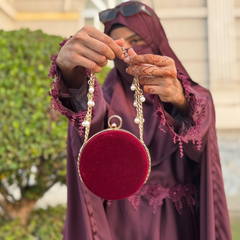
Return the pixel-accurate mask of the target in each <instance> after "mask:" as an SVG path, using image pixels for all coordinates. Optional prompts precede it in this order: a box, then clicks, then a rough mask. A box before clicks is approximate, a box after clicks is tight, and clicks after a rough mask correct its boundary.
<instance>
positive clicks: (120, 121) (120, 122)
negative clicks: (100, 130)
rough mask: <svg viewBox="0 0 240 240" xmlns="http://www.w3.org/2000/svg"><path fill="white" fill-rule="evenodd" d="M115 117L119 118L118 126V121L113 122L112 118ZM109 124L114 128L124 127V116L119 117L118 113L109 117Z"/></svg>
mask: <svg viewBox="0 0 240 240" xmlns="http://www.w3.org/2000/svg"><path fill="white" fill-rule="evenodd" d="M113 118H117V119H118V120H119V126H118V127H117V124H116V123H113V124H111V120H112V119H113ZM108 126H109V127H110V128H112V129H119V128H121V127H122V118H121V117H119V116H118V115H112V116H111V117H110V118H109V119H108Z"/></svg>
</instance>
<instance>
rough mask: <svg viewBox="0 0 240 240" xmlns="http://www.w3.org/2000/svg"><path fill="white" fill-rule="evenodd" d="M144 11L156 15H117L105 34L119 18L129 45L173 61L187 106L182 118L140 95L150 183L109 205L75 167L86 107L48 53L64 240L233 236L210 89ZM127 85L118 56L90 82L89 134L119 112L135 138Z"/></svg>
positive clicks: (226, 238) (205, 239) (155, 98)
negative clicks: (62, 182)
mask: <svg viewBox="0 0 240 240" xmlns="http://www.w3.org/2000/svg"><path fill="white" fill-rule="evenodd" d="M146 7H147V6H146ZM147 8H148V7H147ZM148 9H149V11H151V12H152V13H153V14H154V16H155V17H149V16H147V15H145V14H137V15H134V16H131V17H127V18H124V17H123V16H122V15H121V14H118V16H117V18H116V19H114V20H113V21H111V22H109V23H108V24H106V26H105V33H107V34H109V31H110V29H111V27H112V26H113V24H115V23H121V24H123V25H125V26H127V27H129V28H131V29H133V30H134V31H135V32H136V33H138V34H139V35H140V36H142V37H143V39H144V40H145V41H146V44H144V45H142V46H140V47H137V48H136V52H137V53H138V54H144V53H154V54H159V55H165V56H169V57H171V58H173V59H174V61H175V64H176V67H177V69H178V79H179V81H181V83H182V86H183V88H184V90H185V96H186V98H187V99H188V102H189V106H190V109H191V110H190V113H189V118H187V119H184V118H182V117H181V116H180V115H179V113H178V111H177V110H176V109H175V108H174V107H173V106H171V105H170V104H166V103H162V102H161V101H160V99H159V97H158V96H155V95H151V96H148V95H146V94H145V97H146V102H145V103H144V104H143V110H144V118H145V124H144V141H145V143H146V145H147V147H148V149H149V151H150V154H151V158H152V169H151V174H150V177H149V180H148V182H147V183H146V185H144V186H143V187H142V188H141V189H140V190H139V191H138V192H137V193H136V194H134V195H133V196H131V197H129V198H128V199H124V200H119V201H111V202H110V201H106V200H103V199H100V198H99V197H97V196H95V195H94V194H92V193H91V192H90V191H89V190H88V189H87V188H86V187H85V185H84V184H83V183H81V181H80V179H79V176H78V171H77V157H78V151H79V149H80V147H81V145H82V143H83V136H82V135H83V134H82V130H83V128H82V125H81V122H82V121H83V119H84V115H85V114H86V111H85V110H81V111H79V112H76V107H75V105H74V103H73V100H72V98H71V95H70V94H69V90H68V89H67V88H66V87H65V86H64V84H63V82H62V80H61V77H60V74H59V72H58V70H57V68H56V62H55V60H56V56H55V57H53V58H52V60H53V66H52V69H51V75H52V76H53V77H54V76H56V77H57V81H56V82H54V83H53V86H54V88H53V89H52V91H51V95H52V104H51V105H52V107H53V108H54V109H56V110H58V111H59V112H60V113H62V114H64V115H65V116H67V117H68V118H69V120H70V121H69V127H68V146H67V187H68V200H67V217H66V223H65V228H64V234H63V235H64V236H63V239H64V240H90V239H91V240H135V239H136V240H183V239H184V240H198V239H199V240H215V239H216V240H231V239H232V238H231V232H230V225H229V217H228V210H227V205H226V198H225V193H224V188H223V180H222V173H221V166H220V159H219V152H218V146H217V138H216V129H215V112H214V106H213V101H212V98H211V94H210V93H209V91H208V90H206V89H204V88H203V87H201V86H199V85H197V84H196V83H194V82H193V81H192V80H191V79H190V78H189V75H188V74H187V72H186V70H185V69H184V67H183V66H182V64H181V63H180V61H179V60H178V59H177V57H176V56H175V54H174V53H173V51H172V50H171V48H170V46H169V44H168V41H167V38H166V35H165V33H164V30H163V28H162V26H161V24H160V22H159V20H158V19H157V17H156V15H155V13H154V12H153V11H152V9H150V8H148ZM86 72H87V74H89V71H86ZM130 84H131V77H130V76H129V75H128V74H126V73H125V65H124V63H123V62H120V61H117V60H116V67H115V68H114V69H113V70H112V71H111V73H110V74H109V76H108V78H107V79H106V81H105V84H104V86H103V90H102V89H101V87H100V85H99V84H98V83H96V84H95V92H96V97H95V99H94V101H95V109H94V116H93V119H92V123H91V132H90V134H91V135H92V134H94V133H96V132H98V131H100V130H102V129H104V126H106V119H107V117H108V116H110V115H112V114H118V115H119V116H121V117H122V118H123V128H124V129H126V130H128V131H130V132H132V133H134V134H135V135H137V136H138V129H137V126H136V124H134V121H133V119H134V118H135V115H136V112H135V109H134V107H133V106H132V103H133V93H132V92H131V91H130V90H129V87H130ZM154 113H155V114H154Z"/></svg>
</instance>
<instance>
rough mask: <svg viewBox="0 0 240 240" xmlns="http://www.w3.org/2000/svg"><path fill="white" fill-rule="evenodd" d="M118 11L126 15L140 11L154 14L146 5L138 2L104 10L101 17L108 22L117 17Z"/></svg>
mask: <svg viewBox="0 0 240 240" xmlns="http://www.w3.org/2000/svg"><path fill="white" fill-rule="evenodd" d="M118 12H120V13H121V14H122V15H123V16H124V17H129V16H133V15H135V14H137V13H140V12H143V13H145V14H147V15H148V16H152V13H151V12H150V11H149V10H147V8H146V7H145V6H144V5H142V4H141V3H138V2H137V3H130V4H126V5H123V6H119V7H116V8H111V9H107V10H105V11H102V12H100V13H99V19H100V21H101V22H102V23H106V22H108V21H111V20H113V19H114V18H116V16H117V14H118Z"/></svg>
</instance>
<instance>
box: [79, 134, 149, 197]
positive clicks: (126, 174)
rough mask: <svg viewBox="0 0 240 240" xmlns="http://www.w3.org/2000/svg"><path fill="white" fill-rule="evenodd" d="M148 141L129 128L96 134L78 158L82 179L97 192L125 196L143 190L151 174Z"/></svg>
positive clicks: (102, 195) (106, 195) (98, 193)
mask: <svg viewBox="0 0 240 240" xmlns="http://www.w3.org/2000/svg"><path fill="white" fill-rule="evenodd" d="M150 165H151V163H150V155H149V152H148V149H147V148H146V146H145V144H144V143H143V144H142V143H141V141H140V140H139V139H138V138H137V137H135V136H134V135H133V134H131V133H130V132H128V131H125V130H122V129H116V130H113V129H106V130H103V131H101V132H99V133H97V134H95V135H94V136H92V137H91V138H90V139H89V140H88V141H87V143H86V144H85V145H83V147H82V148H81V150H80V152H79V157H78V168H79V169H78V170H79V174H80V178H81V179H82V181H83V182H84V184H85V185H86V186H87V188H88V189H89V190H90V191H91V192H93V193H94V194H95V195H97V196H99V197H101V198H104V199H108V200H119V199H124V198H127V197H129V196H131V195H132V194H134V193H135V192H137V191H138V190H139V188H140V187H141V186H142V185H143V184H144V182H145V181H146V180H147V178H148V176H149V173H150V167H151V166H150Z"/></svg>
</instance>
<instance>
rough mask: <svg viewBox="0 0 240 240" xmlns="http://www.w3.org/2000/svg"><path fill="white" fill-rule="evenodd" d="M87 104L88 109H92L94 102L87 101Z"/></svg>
mask: <svg viewBox="0 0 240 240" xmlns="http://www.w3.org/2000/svg"><path fill="white" fill-rule="evenodd" d="M87 104H88V106H89V107H93V106H94V105H95V102H94V101H88V103H87Z"/></svg>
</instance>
